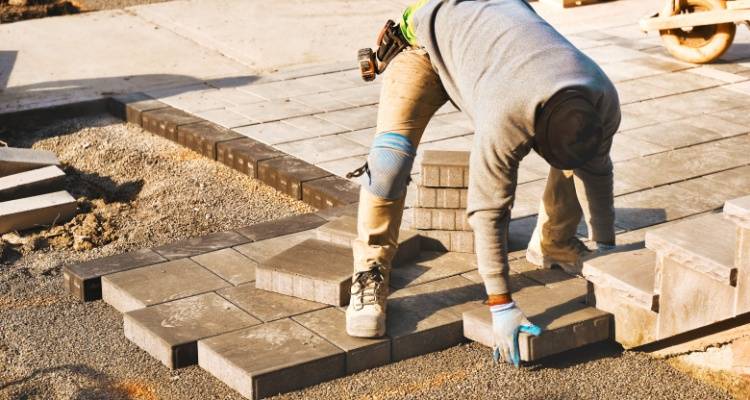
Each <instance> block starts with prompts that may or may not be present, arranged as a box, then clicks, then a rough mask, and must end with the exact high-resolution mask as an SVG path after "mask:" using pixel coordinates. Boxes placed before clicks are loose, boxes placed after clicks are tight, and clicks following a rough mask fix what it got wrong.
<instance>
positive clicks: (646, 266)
mask: <svg viewBox="0 0 750 400" xmlns="http://www.w3.org/2000/svg"><path fill="white" fill-rule="evenodd" d="M655 274H656V253H654V252H653V251H651V250H648V249H636V250H630V251H623V252H616V253H612V254H607V255H603V256H601V257H597V258H594V259H591V260H588V261H586V262H585V263H584V266H583V276H584V277H585V278H586V279H587V280H588V281H589V282H591V283H593V284H594V286H596V287H604V288H608V289H609V292H611V293H612V294H614V295H619V296H620V297H622V298H623V301H626V302H630V303H632V304H633V306H634V307H641V308H643V309H645V310H651V311H654V312H658V311H659V295H657V294H656V293H655V289H654V280H655ZM609 292H608V294H609ZM610 312H611V311H610Z"/></svg>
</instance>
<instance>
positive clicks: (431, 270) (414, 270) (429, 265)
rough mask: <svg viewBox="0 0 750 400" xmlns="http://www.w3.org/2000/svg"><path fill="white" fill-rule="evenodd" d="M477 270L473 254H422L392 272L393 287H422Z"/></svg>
mask: <svg viewBox="0 0 750 400" xmlns="http://www.w3.org/2000/svg"><path fill="white" fill-rule="evenodd" d="M476 269H477V261H476V256H474V255H473V254H464V253H437V252H422V253H421V254H420V255H419V258H417V259H416V260H413V261H412V262H409V263H406V264H405V265H402V266H401V267H400V268H394V269H393V270H391V287H393V288H397V289H400V288H404V287H407V286H415V285H420V284H423V283H427V282H432V281H435V280H440V279H443V278H447V277H450V276H454V275H461V274H463V273H466V272H469V271H472V270H476Z"/></svg>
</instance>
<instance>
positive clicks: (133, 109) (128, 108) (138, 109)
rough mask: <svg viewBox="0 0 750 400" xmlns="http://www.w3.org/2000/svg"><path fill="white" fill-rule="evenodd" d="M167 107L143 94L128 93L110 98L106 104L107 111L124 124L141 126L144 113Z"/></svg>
mask: <svg viewBox="0 0 750 400" xmlns="http://www.w3.org/2000/svg"><path fill="white" fill-rule="evenodd" d="M167 107H169V106H168V105H167V104H165V103H162V102H161V101H158V100H154V99H153V98H151V96H149V95H147V94H145V93H130V94H125V95H121V96H114V97H110V98H109V101H108V102H107V110H108V111H109V112H110V113H111V114H112V115H114V116H115V117H118V118H120V119H122V120H124V121H125V122H130V123H131V124H136V125H142V124H143V121H142V119H141V115H142V114H143V113H144V112H146V111H152V110H158V109H160V108H167Z"/></svg>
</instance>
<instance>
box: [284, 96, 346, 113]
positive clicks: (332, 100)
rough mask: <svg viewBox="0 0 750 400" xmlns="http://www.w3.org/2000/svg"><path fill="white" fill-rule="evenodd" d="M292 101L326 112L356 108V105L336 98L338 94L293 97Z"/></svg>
mask: <svg viewBox="0 0 750 400" xmlns="http://www.w3.org/2000/svg"><path fill="white" fill-rule="evenodd" d="M292 101H296V102H299V103H302V104H305V105H307V106H310V107H316V108H319V109H321V110H323V111H326V112H331V111H336V110H343V109H345V108H350V107H354V106H355V104H351V103H348V102H345V101H342V100H341V99H340V98H339V97H338V96H336V92H326V93H315V94H306V95H302V96H296V97H292Z"/></svg>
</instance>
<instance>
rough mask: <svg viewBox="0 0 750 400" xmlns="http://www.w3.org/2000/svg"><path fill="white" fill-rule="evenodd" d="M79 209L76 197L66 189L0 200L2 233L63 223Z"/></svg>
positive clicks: (0, 227)
mask: <svg viewBox="0 0 750 400" xmlns="http://www.w3.org/2000/svg"><path fill="white" fill-rule="evenodd" d="M77 210H78V203H77V202H76V199H74V198H73V196H71V195H70V193H68V192H66V191H64V190H63V191H59V192H54V193H48V194H42V195H38V196H32V197H26V198H22V199H17V200H10V201H4V202H0V233H7V232H12V231H20V230H23V229H29V228H34V227H37V226H43V225H54V224H62V223H65V222H67V221H68V220H69V219H71V218H72V217H73V216H74V215H75V213H76V211H77Z"/></svg>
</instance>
